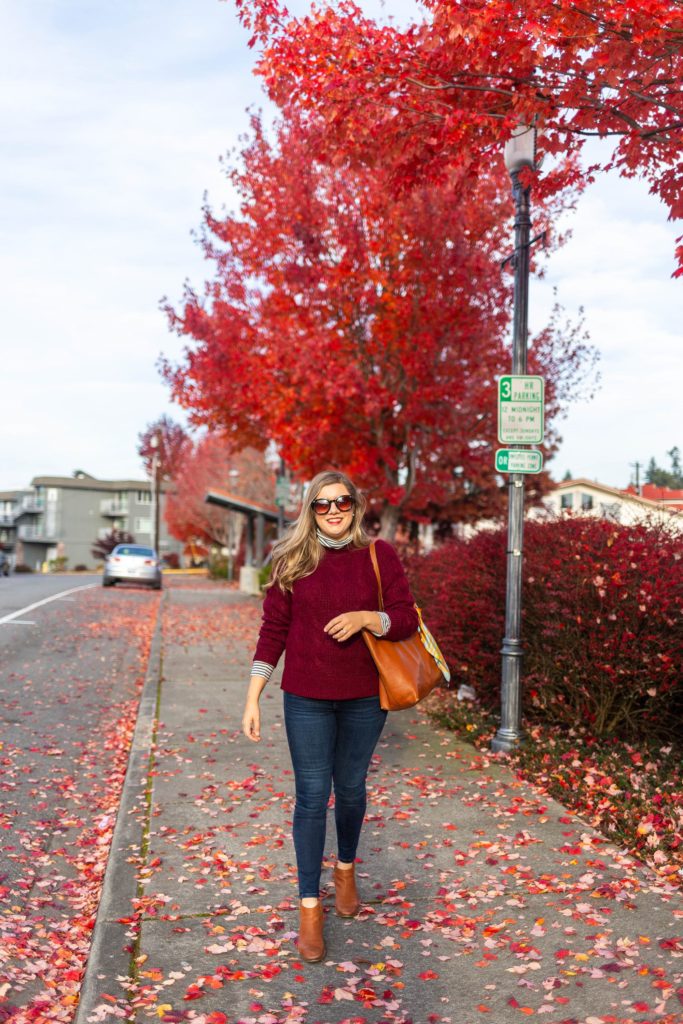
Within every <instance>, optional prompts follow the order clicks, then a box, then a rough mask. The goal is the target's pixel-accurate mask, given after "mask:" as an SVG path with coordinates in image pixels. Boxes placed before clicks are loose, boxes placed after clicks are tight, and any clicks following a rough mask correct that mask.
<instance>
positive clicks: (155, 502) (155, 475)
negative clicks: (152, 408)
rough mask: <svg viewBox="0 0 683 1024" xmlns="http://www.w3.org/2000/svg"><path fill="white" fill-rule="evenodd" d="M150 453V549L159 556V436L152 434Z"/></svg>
mask: <svg viewBox="0 0 683 1024" xmlns="http://www.w3.org/2000/svg"><path fill="white" fill-rule="evenodd" d="M149 443H150V445H151V447H152V449H153V452H152V547H153V548H154V550H155V551H156V553H157V556H158V555H159V505H160V486H159V484H160V480H159V451H158V449H159V435H158V434H154V435H153V436H152V437H151V438H150V441H149Z"/></svg>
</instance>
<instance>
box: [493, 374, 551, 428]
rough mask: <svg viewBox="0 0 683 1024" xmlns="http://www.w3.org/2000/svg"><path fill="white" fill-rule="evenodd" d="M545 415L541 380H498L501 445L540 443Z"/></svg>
mask: <svg viewBox="0 0 683 1024" xmlns="http://www.w3.org/2000/svg"><path fill="white" fill-rule="evenodd" d="M544 415H545V407H544V387H543V378H542V377H535V376H531V375H529V374H524V375H521V374H516V375H507V376H505V377H501V378H500V380H499V381H498V440H499V441H501V442H502V444H540V442H541V441H542V440H543V420H544Z"/></svg>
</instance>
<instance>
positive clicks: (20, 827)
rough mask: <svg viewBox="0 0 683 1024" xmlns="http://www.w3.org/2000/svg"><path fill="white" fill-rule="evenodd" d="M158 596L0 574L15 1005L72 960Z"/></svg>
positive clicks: (0, 855) (4, 817) (1, 791)
mask: <svg viewBox="0 0 683 1024" xmlns="http://www.w3.org/2000/svg"><path fill="white" fill-rule="evenodd" d="M159 602H160V594H159V593H158V592H154V591H150V590H149V589H147V588H142V587H136V586H134V585H125V586H119V587H116V589H109V588H107V589H104V588H102V587H101V585H100V578H99V577H98V576H95V575H86V574H83V575H82V576H80V575H79V576H19V575H17V576H10V577H8V578H2V579H0V981H1V980H2V976H3V975H4V976H6V977H9V979H10V983H11V987H10V989H9V991H8V992H7V993H6V998H9V999H10V1001H11V1003H12V1005H14V1006H27V1005H29V1004H30V1003H31V1000H33V999H35V998H36V997H38V996H39V995H40V993H41V992H44V991H45V990H46V987H48V988H49V987H50V982H51V980H54V978H55V977H59V972H60V971H64V969H65V964H70V965H71V966H72V967H73V970H74V971H76V970H78V965H79V957H80V955H81V953H82V948H83V943H84V941H85V933H86V931H87V927H86V925H85V924H84V922H85V921H86V920H87V918H88V917H89V916H90V915H91V914H93V913H94V910H95V909H96V906H97V902H96V897H98V895H99V880H100V879H99V876H100V875H101V873H102V872H103V869H104V863H103V858H102V857H101V856H100V853H99V847H100V846H102V849H103V850H104V851H106V846H103V845H102V844H104V843H105V842H107V841H108V838H109V837H110V835H109V836H108V830H109V827H110V819H111V818H112V817H113V816H115V811H116V806H117V800H118V795H119V792H120V787H121V784H122V779H123V772H125V764H126V760H127V754H128V745H129V742H130V735H131V733H132V727H133V725H134V721H135V715H136V713H137V706H138V701H139V695H140V691H141V688H142V682H143V678H144V672H145V670H146V667H147V659H148V651H149V643H150V640H151V636H152V633H153V630H154V626H155V623H156V618H157V611H158V608H159ZM36 922H40V926H39V927H38V926H37V925H36ZM72 924H73V928H72V927H71V925H72ZM79 928H80V929H81V932H82V934H81V935H80V936H79V935H78V934H77V931H78V929H79ZM71 933H73V934H71ZM72 940H73V941H72ZM79 943H80V945H79ZM55 950H56V951H60V950H61V952H58V954H57V953H55V952H54V951H55ZM65 950H66V952H65ZM8 954H9V967H8V966H7V964H6V963H5V958H6V957H7V956H8ZM54 956H58V958H57V959H55V960H54V962H53V957H54ZM59 957H61V960H60V959H59ZM36 963H38V964H40V965H41V966H40V970H39V971H37V972H36V971H33V972H32V970H31V967H30V965H31V964H34V965H35V964H36ZM0 988H2V986H0ZM2 1002H3V1000H2V999H0V1011H2V1009H3V1007H2ZM4 1019H5V1018H4V1017H3V1016H2V1013H1V1012H0V1020H4ZM55 1019H59V1020H61V1019H62V1018H61V1017H59V1018H55Z"/></svg>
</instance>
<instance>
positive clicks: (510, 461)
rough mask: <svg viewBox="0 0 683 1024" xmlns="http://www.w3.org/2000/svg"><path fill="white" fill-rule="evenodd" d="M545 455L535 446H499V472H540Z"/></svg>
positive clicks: (497, 460)
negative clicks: (525, 447)
mask: <svg viewBox="0 0 683 1024" xmlns="http://www.w3.org/2000/svg"><path fill="white" fill-rule="evenodd" d="M542 469H543V455H542V453H541V452H539V451H536V449H535V448H527V449H524V448H499V449H498V451H497V452H496V472H497V473H540V472H541V470H542Z"/></svg>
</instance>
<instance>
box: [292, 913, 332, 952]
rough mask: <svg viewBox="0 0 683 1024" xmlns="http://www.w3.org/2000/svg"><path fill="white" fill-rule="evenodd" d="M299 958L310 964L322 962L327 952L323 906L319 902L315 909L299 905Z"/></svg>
mask: <svg viewBox="0 0 683 1024" xmlns="http://www.w3.org/2000/svg"><path fill="white" fill-rule="evenodd" d="M297 946H298V947H299V956H300V957H301V959H302V960H306V961H308V963H311V964H315V963H317V962H318V961H319V960H322V959H323V957H324V956H325V953H326V952H327V950H326V948H325V939H324V938H323V905H322V903H321V902H320V900H318V902H317V904H316V906H315V907H305V906H304V905H303V903H300V904H299V940H298V942H297Z"/></svg>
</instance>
